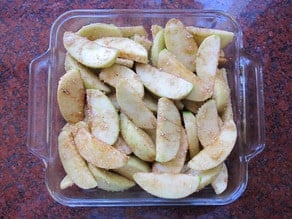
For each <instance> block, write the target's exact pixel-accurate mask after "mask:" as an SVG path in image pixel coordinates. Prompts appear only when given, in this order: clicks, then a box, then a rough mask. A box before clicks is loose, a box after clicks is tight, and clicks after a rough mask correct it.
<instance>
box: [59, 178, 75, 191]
mask: <svg viewBox="0 0 292 219" xmlns="http://www.w3.org/2000/svg"><path fill="white" fill-rule="evenodd" d="M73 185H74V182H73V181H72V179H71V178H70V176H69V175H66V176H64V178H63V179H62V181H61V182H60V189H67V188H69V187H71V186H73Z"/></svg>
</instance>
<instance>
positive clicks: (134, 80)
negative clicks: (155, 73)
mask: <svg viewBox="0 0 292 219" xmlns="http://www.w3.org/2000/svg"><path fill="white" fill-rule="evenodd" d="M99 78H100V79H101V80H102V81H104V82H105V83H107V84H109V85H111V86H113V87H115V88H116V87H117V84H118V82H119V81H121V80H126V81H128V82H129V84H130V85H131V86H132V87H133V88H134V90H135V91H136V92H137V93H138V94H139V96H140V97H141V98H142V97H143V96H144V86H143V83H142V81H141V80H140V78H139V77H138V76H137V74H136V73H135V72H134V71H133V70H132V69H130V68H127V67H126V66H122V65H117V64H114V65H112V66H111V67H109V68H104V69H102V70H101V72H100V73H99Z"/></svg>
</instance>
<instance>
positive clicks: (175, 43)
mask: <svg viewBox="0 0 292 219" xmlns="http://www.w3.org/2000/svg"><path fill="white" fill-rule="evenodd" d="M164 39H165V46H166V48H167V49H168V50H169V51H170V52H172V53H173V54H174V55H175V56H176V57H177V59H178V60H179V61H181V62H182V63H183V64H184V65H185V66H186V67H187V68H188V69H189V70H190V71H192V72H193V71H195V68H196V67H195V66H196V54H197V50H198V46H197V43H196V41H195V39H194V37H193V36H192V34H190V33H189V32H188V31H187V30H186V28H185V26H184V25H183V23H182V22H181V21H180V20H178V19H175V18H173V19H170V20H169V21H168V22H167V23H166V25H165V29H164Z"/></svg>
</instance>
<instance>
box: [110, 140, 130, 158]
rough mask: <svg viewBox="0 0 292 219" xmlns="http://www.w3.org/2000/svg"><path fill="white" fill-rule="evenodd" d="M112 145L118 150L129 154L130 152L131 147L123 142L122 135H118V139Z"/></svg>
mask: <svg viewBox="0 0 292 219" xmlns="http://www.w3.org/2000/svg"><path fill="white" fill-rule="evenodd" d="M113 147H115V148H116V149H117V150H119V151H120V152H122V153H124V154H126V155H129V154H131V153H132V149H131V148H130V147H129V145H128V144H127V143H126V142H125V140H124V139H123V137H122V136H119V137H118V140H117V141H116V142H115V143H114V145H113Z"/></svg>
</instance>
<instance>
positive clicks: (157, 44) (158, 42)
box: [150, 29, 165, 66]
mask: <svg viewBox="0 0 292 219" xmlns="http://www.w3.org/2000/svg"><path fill="white" fill-rule="evenodd" d="M164 48H165V42H164V30H163V29H162V30H160V31H159V32H158V33H157V34H156V35H155V37H154V39H153V45H152V47H151V53H150V59H151V63H152V65H154V66H157V62H158V56H159V53H160V51H161V50H163V49H164Z"/></svg>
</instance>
